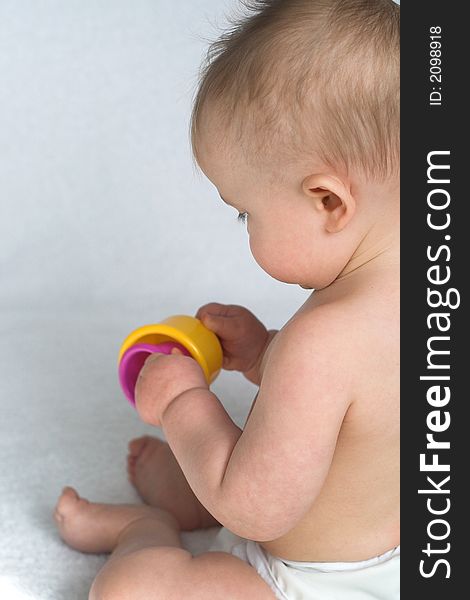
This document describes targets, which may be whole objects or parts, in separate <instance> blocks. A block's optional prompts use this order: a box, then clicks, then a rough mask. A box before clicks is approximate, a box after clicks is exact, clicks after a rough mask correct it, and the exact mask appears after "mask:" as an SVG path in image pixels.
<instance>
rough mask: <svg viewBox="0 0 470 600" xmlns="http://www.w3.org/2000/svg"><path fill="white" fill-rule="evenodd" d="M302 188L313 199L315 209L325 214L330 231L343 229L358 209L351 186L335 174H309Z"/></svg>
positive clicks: (326, 228) (326, 226)
mask: <svg viewBox="0 0 470 600" xmlns="http://www.w3.org/2000/svg"><path fill="white" fill-rule="evenodd" d="M302 190H303V192H304V194H306V195H307V196H308V197H309V198H311V199H312V201H313V205H314V208H315V210H317V211H319V212H320V213H322V214H323V215H324V217H325V230H326V231H327V232H328V233H338V232H339V231H342V230H343V229H344V228H345V227H346V225H347V224H348V223H349V221H350V220H351V219H352V217H353V215H354V213H355V211H356V201H355V200H354V198H353V196H352V195H351V191H350V188H349V186H348V185H347V184H346V183H344V182H343V181H341V179H339V178H338V177H335V176H333V175H323V174H315V175H309V176H308V177H306V178H305V179H304V180H303V182H302Z"/></svg>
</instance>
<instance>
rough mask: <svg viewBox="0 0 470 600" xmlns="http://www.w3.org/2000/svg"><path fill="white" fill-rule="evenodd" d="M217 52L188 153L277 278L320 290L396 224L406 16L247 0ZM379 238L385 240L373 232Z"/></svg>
mask: <svg viewBox="0 0 470 600" xmlns="http://www.w3.org/2000/svg"><path fill="white" fill-rule="evenodd" d="M243 4H244V5H246V6H247V7H248V9H249V11H250V13H251V14H249V15H248V16H245V17H242V18H240V19H239V20H237V21H234V23H233V27H232V28H231V29H230V30H229V31H228V32H227V33H225V34H223V35H222V37H221V38H220V39H219V40H217V41H216V42H214V43H213V44H212V45H211V46H210V48H209V51H208V54H207V61H206V63H205V65H204V67H203V69H202V71H201V77H200V83H199V88H198V91H197V95H196V99H195V103H194V107H193V113H192V118H191V142H192V148H193V154H194V157H195V158H196V161H197V162H198V163H199V166H200V167H201V169H202V170H203V171H204V173H205V174H206V175H207V176H208V178H209V179H210V180H211V181H212V182H213V183H214V185H215V186H216V187H217V189H218V190H219V193H220V195H221V197H222V198H223V200H225V202H227V203H228V204H230V205H232V206H233V207H235V208H236V209H237V210H238V211H239V212H240V213H247V224H248V231H249V235H250V246H251V249H252V252H253V255H254V257H255V259H256V260H257V262H258V263H259V264H260V266H261V267H262V268H264V269H265V270H266V271H267V272H268V273H269V274H270V275H272V276H273V277H275V278H276V279H279V280H281V281H285V282H288V283H298V284H300V285H304V286H305V287H316V288H321V287H325V286H326V285H328V284H329V283H331V282H332V281H333V280H334V279H335V278H336V277H337V276H338V275H339V273H340V272H341V271H342V270H343V268H344V266H345V265H346V264H347V263H348V261H349V260H350V258H351V256H352V255H353V254H354V252H355V251H356V249H357V248H358V246H359V244H360V243H361V242H362V241H363V240H364V237H365V236H366V235H367V232H368V231H370V230H371V229H374V227H375V224H376V221H377V220H380V219H381V218H383V216H384V215H386V214H387V212H389V211H392V212H393V211H397V210H398V209H397V206H396V205H397V204H398V186H397V182H398V177H399V129H400V123H399V28H400V24H399V7H398V6H397V5H396V4H395V3H394V2H393V0H243ZM376 229H377V228H376Z"/></svg>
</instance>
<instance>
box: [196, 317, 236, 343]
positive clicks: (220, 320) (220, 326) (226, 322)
mask: <svg viewBox="0 0 470 600" xmlns="http://www.w3.org/2000/svg"><path fill="white" fill-rule="evenodd" d="M201 321H202V324H203V325H205V326H206V327H207V329H210V330H211V331H213V332H214V333H215V334H216V335H217V336H219V337H221V338H223V337H225V336H226V335H227V333H229V332H230V329H231V327H230V325H231V321H230V319H229V318H227V317H222V316H220V315H212V314H210V313H206V314H205V315H203V316H202V317H201Z"/></svg>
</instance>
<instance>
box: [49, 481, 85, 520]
mask: <svg viewBox="0 0 470 600" xmlns="http://www.w3.org/2000/svg"><path fill="white" fill-rule="evenodd" d="M80 502H87V500H83V499H81V498H80V496H79V495H78V494H77V492H76V491H75V490H74V489H73V488H72V487H68V486H67V487H64V489H63V490H62V494H61V495H60V497H59V500H58V501H57V504H56V507H55V511H54V517H55V519H56V520H57V521H59V522H63V521H64V519H67V518H69V517H72V516H73V515H74V514H75V513H76V512H77V509H78V507H79V504H80Z"/></svg>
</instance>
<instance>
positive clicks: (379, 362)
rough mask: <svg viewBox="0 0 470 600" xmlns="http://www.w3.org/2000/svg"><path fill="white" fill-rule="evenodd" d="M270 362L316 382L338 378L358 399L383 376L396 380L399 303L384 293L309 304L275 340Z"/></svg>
mask: <svg viewBox="0 0 470 600" xmlns="http://www.w3.org/2000/svg"><path fill="white" fill-rule="evenodd" d="M271 361H273V362H274V363H276V364H277V365H280V364H282V363H285V361H288V363H289V364H292V365H293V367H294V368H295V367H296V366H298V367H299V368H300V367H301V368H302V369H303V370H304V371H307V372H310V373H311V374H312V375H314V376H315V380H316V381H318V378H321V379H323V378H326V381H327V382H328V381H330V382H331V379H334V380H335V382H336V383H338V384H340V385H342V386H344V387H345V388H347V389H348V390H350V392H351V397H354V398H357V397H358V395H360V396H364V389H365V388H366V387H368V388H369V389H373V387H374V384H375V383H377V385H379V383H378V382H379V380H380V378H382V377H385V378H386V379H387V378H390V380H392V379H395V380H396V381H397V380H398V376H397V371H398V368H399V307H398V303H397V302H396V299H391V298H388V297H382V296H381V295H380V294H377V295H375V294H370V295H365V297H364V298H362V297H360V296H354V295H353V296H351V297H347V298H345V297H342V298H340V299H337V300H334V301H330V302H324V303H321V302H320V303H317V302H311V303H306V304H305V305H304V306H303V307H302V309H301V310H299V311H298V312H297V313H296V314H295V315H294V316H293V317H292V318H291V319H290V320H289V321H288V322H287V323H286V325H285V326H284V327H283V329H282V330H281V331H280V332H279V334H278V335H277V336H276V338H275V343H273V344H272V348H270V353H269V356H267V363H269V362H271ZM358 390H360V391H358Z"/></svg>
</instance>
